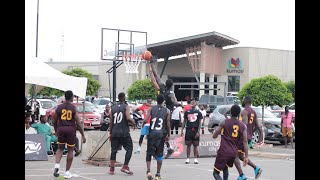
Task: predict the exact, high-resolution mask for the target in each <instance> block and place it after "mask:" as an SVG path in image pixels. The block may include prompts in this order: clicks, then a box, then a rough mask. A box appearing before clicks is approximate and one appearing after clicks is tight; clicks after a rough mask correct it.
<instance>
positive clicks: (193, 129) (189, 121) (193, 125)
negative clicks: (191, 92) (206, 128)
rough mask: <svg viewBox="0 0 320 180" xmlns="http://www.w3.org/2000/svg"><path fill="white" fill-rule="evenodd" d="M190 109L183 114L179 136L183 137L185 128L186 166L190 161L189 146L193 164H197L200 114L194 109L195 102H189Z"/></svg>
mask: <svg viewBox="0 0 320 180" xmlns="http://www.w3.org/2000/svg"><path fill="white" fill-rule="evenodd" d="M191 105H192V107H191V109H189V110H188V111H186V112H185V113H184V121H183V123H182V129H181V136H184V133H183V130H184V127H185V126H186V135H185V138H184V141H185V144H186V145H187V160H186V161H185V163H186V164H189V161H190V150H191V145H193V153H194V164H198V163H199V162H198V160H197V157H198V146H199V141H200V127H201V124H200V122H201V119H202V114H201V112H200V111H199V110H197V109H195V108H196V105H197V102H196V101H195V100H193V101H191Z"/></svg>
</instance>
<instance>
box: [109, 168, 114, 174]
mask: <svg viewBox="0 0 320 180" xmlns="http://www.w3.org/2000/svg"><path fill="white" fill-rule="evenodd" d="M108 174H111V175H113V174H114V167H111V166H110V169H109V172H108Z"/></svg>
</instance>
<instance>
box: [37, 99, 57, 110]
mask: <svg viewBox="0 0 320 180" xmlns="http://www.w3.org/2000/svg"><path fill="white" fill-rule="evenodd" d="M40 104H41V107H42V108H43V109H50V108H52V107H54V106H56V103H55V102H53V101H40Z"/></svg>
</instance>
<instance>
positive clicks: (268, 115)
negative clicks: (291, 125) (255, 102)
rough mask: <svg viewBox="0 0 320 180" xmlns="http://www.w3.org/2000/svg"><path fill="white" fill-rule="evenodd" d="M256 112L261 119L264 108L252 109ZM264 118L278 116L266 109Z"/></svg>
mask: <svg viewBox="0 0 320 180" xmlns="http://www.w3.org/2000/svg"><path fill="white" fill-rule="evenodd" d="M252 109H253V110H254V111H256V114H257V117H258V118H261V117H262V108H261V107H256V108H252ZM264 117H265V118H275V117H276V115H274V114H273V113H272V112H270V111H269V110H267V109H264Z"/></svg>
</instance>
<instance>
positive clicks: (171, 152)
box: [165, 148, 174, 159]
mask: <svg viewBox="0 0 320 180" xmlns="http://www.w3.org/2000/svg"><path fill="white" fill-rule="evenodd" d="M173 153H174V150H173V149H172V148H168V151H167V155H166V157H165V159H167V158H169V157H170V156H171V154H173Z"/></svg>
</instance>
